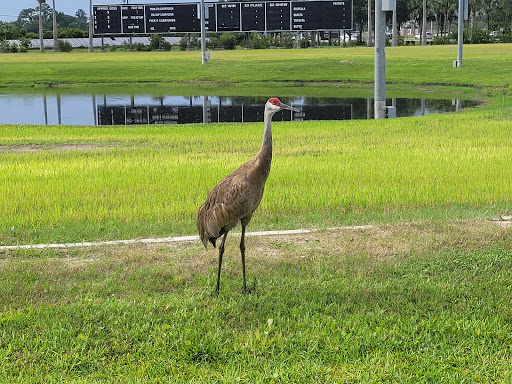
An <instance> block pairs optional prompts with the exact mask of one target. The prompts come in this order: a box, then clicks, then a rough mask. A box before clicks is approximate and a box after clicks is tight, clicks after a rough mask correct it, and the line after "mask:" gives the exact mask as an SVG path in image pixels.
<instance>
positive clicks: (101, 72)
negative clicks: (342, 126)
mask: <svg viewBox="0 0 512 384" xmlns="http://www.w3.org/2000/svg"><path fill="white" fill-rule="evenodd" d="M510 52H512V45H511V44H488V45H467V46H465V47H464V67H463V68H459V69H454V68H452V61H453V59H455V58H456V55H457V54H456V46H454V45H448V46H428V47H394V48H387V49H386V60H387V73H386V76H387V81H388V83H394V84H404V83H409V84H440V85H459V86H484V87H493V86H505V87H510V85H511V82H512V80H511V79H510V76H509V74H510V70H511V68H512V55H511V54H510ZM373 60H374V54H373V49H372V48H365V47H360V48H330V49H294V50H253V51H247V50H238V51H215V52H212V59H211V61H210V62H209V63H208V65H202V64H201V60H200V56H199V53H198V52H108V53H105V52H103V53H102V52H95V53H93V54H88V53H85V52H76V53H69V54H61V53H59V54H54V53H52V52H48V53H45V54H44V55H41V54H38V53H29V54H16V55H1V56H0V63H1V64H2V65H1V69H0V71H1V72H0V86H4V87H5V86H13V85H16V86H46V85H51V86H55V85H60V86H71V85H77V84H87V85H90V84H133V83H154V84H173V83H184V82H193V83H205V82H206V83H225V84H233V83H251V84H257V83H262V84H263V83H266V82H312V81H313V82H315V81H316V82H326V81H327V82H351V83H352V82H359V83H373Z"/></svg>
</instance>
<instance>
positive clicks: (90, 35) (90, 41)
mask: <svg viewBox="0 0 512 384" xmlns="http://www.w3.org/2000/svg"><path fill="white" fill-rule="evenodd" d="M93 22H94V21H93V15H92V0H89V52H93V51H94V47H93V34H94V29H93Z"/></svg>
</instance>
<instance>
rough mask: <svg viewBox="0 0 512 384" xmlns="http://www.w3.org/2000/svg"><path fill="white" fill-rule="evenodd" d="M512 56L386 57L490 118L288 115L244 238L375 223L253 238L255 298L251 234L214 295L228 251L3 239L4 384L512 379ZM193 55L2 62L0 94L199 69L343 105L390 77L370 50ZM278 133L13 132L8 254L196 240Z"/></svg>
mask: <svg viewBox="0 0 512 384" xmlns="http://www.w3.org/2000/svg"><path fill="white" fill-rule="evenodd" d="M510 48H511V46H510V45H492V46H468V47H465V59H466V61H465V67H464V68H462V70H456V69H453V68H451V61H452V60H453V57H452V56H455V47H454V46H446V47H427V49H425V50H423V49H420V47H410V48H408V47H403V48H399V49H388V50H387V57H388V60H389V66H388V79H390V81H391V82H393V83H395V87H397V88H400V87H403V88H404V89H405V90H407V88H406V87H405V86H404V85H403V84H408V86H413V88H418V87H420V86H421V87H424V86H425V85H427V84H440V85H439V87H438V90H441V91H447V90H450V89H451V88H450V86H451V85H457V88H453V91H456V92H461V93H463V94H465V95H467V94H471V95H473V96H474V95H478V96H479V97H481V98H485V99H487V102H486V103H485V104H484V105H483V107H482V108H478V109H472V110H468V111H464V112H462V113H456V114H455V113H454V114H447V115H439V116H425V117H418V118H402V119H395V120H387V121H342V122H331V121H329V122H293V123H275V124H273V133H274V162H273V168H272V171H271V175H270V177H269V180H268V183H267V188H266V191H265V195H264V198H263V201H262V205H261V207H260V208H259V210H258V211H257V212H256V214H255V216H254V219H253V221H252V222H251V224H250V227H249V230H257V229H285V228H297V227H306V228H314V227H317V228H326V227H329V226H338V225H344V224H367V223H368V224H373V225H374V226H373V227H371V228H367V229H364V230H338V231H328V230H321V231H320V232H315V233H311V234H306V235H295V236H288V237H286V236H280V237H266V238H255V237H250V238H248V239H247V242H246V246H247V268H248V285H249V286H250V287H252V288H253V293H252V294H249V295H245V296H243V295H242V294H241V292H240V288H241V263H240V260H239V259H240V256H239V250H238V244H237V243H238V239H239V237H237V236H236V234H235V235H230V236H229V238H228V241H227V249H226V254H225V258H224V269H223V275H222V280H221V293H220V296H219V297H215V296H213V295H212V293H213V289H214V284H215V278H216V275H215V272H216V267H217V254H216V251H214V250H212V249H211V248H210V249H209V250H204V249H203V248H202V245H201V244H200V243H199V241H198V242H192V243H180V244H174V245H169V244H163V245H131V246H116V247H113V246H110V247H94V248H90V249H80V248H71V249H65V250H18V251H6V250H3V251H0V361H1V362H2V363H1V364H0V382H2V383H17V382H23V383H60V382H69V383H109V382H111V383H146V382H147V383H168V382H176V383H211V382H218V383H234V382H245V383H294V382H301V383H309V382H339V383H345V382H375V383H378V382H386V381H387V382H411V383H417V382H447V383H461V382H500V383H501V382H503V383H509V382H510V381H511V380H512V338H511V335H512V332H511V329H510V327H511V325H510V324H512V311H511V306H510V302H511V301H512V294H511V292H512V242H511V241H510V239H511V235H512V233H511V231H512V229H511V227H510V226H507V224H506V223H502V224H503V225H502V226H500V225H497V224H496V223H494V222H491V221H490V220H489V219H490V218H491V217H494V216H507V215H510V214H511V210H512V209H511V205H510V204H511V196H512V181H511V180H512V178H511V177H510V176H511V169H512V156H511V141H512V137H511V134H512V102H511V99H510V76H509V73H510V64H511V60H512V55H511V51H510ZM197 58H198V54H197V53H196V52H192V53H191V52H185V53H176V52H171V53H150V54H147V55H145V54H138V53H117V52H116V53H107V54H103V53H102V54H100V53H94V54H92V55H89V54H85V53H71V54H53V53H49V54H45V55H38V54H28V55H22V54H20V55H0V64H1V66H0V71H1V73H0V84H1V85H2V86H4V87H8V86H9V87H12V86H13V85H14V86H16V87H19V88H22V87H32V86H35V87H40V86H45V85H47V84H48V83H52V86H54V85H57V86H59V87H75V86H78V85H79V84H88V85H90V86H92V85H94V84H95V83H110V84H120V83H130V82H134V81H135V83H136V84H135V86H140V85H142V83H145V84H147V83H150V84H154V86H155V87H156V86H159V87H166V86H168V85H169V84H171V83H172V84H174V85H176V84H186V83H188V82H191V81H192V82H197V81H198V80H199V81H204V82H207V83H208V87H211V86H213V85H215V84H217V83H218V82H224V85H229V86H232V87H235V88H237V89H242V90H243V91H242V92H243V93H244V94H247V92H248V91H247V89H248V88H247V87H249V89H250V87H254V89H255V92H256V93H258V95H260V96H261V93H262V89H264V88H265V87H266V86H267V85H268V83H269V82H274V81H275V82H279V81H281V82H280V83H276V85H277V86H278V87H279V88H278V89H279V90H280V91H283V92H284V91H285V90H286V88H287V87H288V85H289V84H287V83H283V82H282V81H288V80H289V81H291V82H292V83H293V85H294V86H297V85H300V84H297V83H298V82H299V83H301V82H303V83H304V86H307V87H308V89H311V88H314V89H315V92H318V93H319V94H322V92H321V89H323V88H325V92H326V93H329V95H332V92H333V88H335V87H336V86H338V85H339V82H348V81H351V82H353V81H356V82H362V83H370V82H371V79H372V74H373V64H372V63H373V51H371V50H368V49H365V48H358V49H346V50H345V49H322V50H292V51H285V50H274V51H267V52H259V51H236V52H214V53H213V54H212V61H211V63H210V64H211V65H210V64H209V65H208V66H207V67H202V66H201V65H200V64H199V65H197V63H196V60H197ZM123 71H124V72H123ZM320 83H324V84H323V86H322V87H320V86H319V84H320ZM243 86H245V88H242V87H243ZM461 87H473V88H472V89H476V90H474V91H464V90H462V91H461ZM475 87H476V88H475ZM224 92H229V91H226V88H224ZM268 96H271V95H268ZM272 96H280V95H275V94H272ZM262 131H263V124H261V123H248V124H213V125H207V126H205V125H190V126H162V127H160V126H159V127H156V126H130V127H57V126H50V127H41V126H14V125H2V126H0V186H1V188H0V244H1V245H7V244H22V243H39V242H60V241H72V242H76V241H81V240H86V241H89V240H101V239H121V238H129V237H148V236H171V235H179V234H193V233H195V214H196V211H197V208H198V207H199V205H200V204H201V202H202V201H203V199H204V197H205V196H206V194H207V192H208V191H209V190H210V189H211V188H212V187H213V186H214V185H215V183H216V182H217V181H219V180H220V179H221V178H222V177H223V176H224V175H225V174H226V173H228V172H229V171H231V170H232V169H234V168H235V167H237V166H238V165H239V164H241V163H242V162H243V161H245V160H247V159H248V158H250V157H251V156H252V155H253V154H254V152H256V151H257V150H258V148H259V145H260V143H261V135H262Z"/></svg>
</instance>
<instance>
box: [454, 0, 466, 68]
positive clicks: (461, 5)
mask: <svg viewBox="0 0 512 384" xmlns="http://www.w3.org/2000/svg"><path fill="white" fill-rule="evenodd" d="M463 27H464V0H459V14H458V29H457V63H456V64H455V65H454V67H458V68H459V67H462V43H463V41H464V39H463V37H464V36H463V35H464V31H463Z"/></svg>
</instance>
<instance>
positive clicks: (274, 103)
mask: <svg viewBox="0 0 512 384" xmlns="http://www.w3.org/2000/svg"><path fill="white" fill-rule="evenodd" d="M282 109H288V110H290V111H294V112H299V110H298V109H297V108H293V107H291V106H289V105H287V104H285V103H282V102H281V100H279V99H278V98H277V97H271V98H270V99H268V101H267V104H265V112H269V113H271V114H272V115H273V114H274V113H276V112H279V111H281V110H282Z"/></svg>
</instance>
